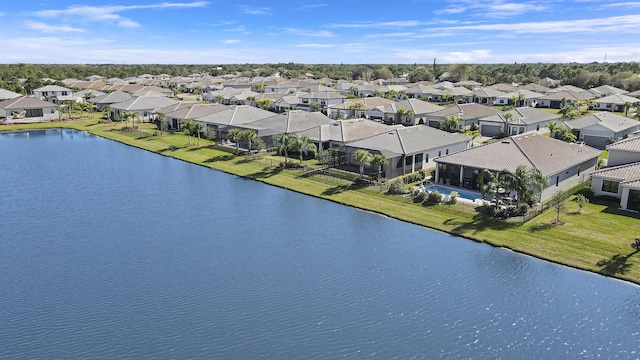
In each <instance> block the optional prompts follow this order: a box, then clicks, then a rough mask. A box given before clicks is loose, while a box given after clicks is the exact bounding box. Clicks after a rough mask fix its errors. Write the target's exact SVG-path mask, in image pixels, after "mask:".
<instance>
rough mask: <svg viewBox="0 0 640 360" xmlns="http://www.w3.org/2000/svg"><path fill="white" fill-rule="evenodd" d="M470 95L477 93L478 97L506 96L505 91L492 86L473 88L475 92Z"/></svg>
mask: <svg viewBox="0 0 640 360" xmlns="http://www.w3.org/2000/svg"><path fill="white" fill-rule="evenodd" d="M469 95H470V96H473V95H475V96H476V97H479V98H494V97H500V96H504V92H502V91H498V90H495V89H492V88H479V89H475V90H473V92H472V93H471V94H469Z"/></svg>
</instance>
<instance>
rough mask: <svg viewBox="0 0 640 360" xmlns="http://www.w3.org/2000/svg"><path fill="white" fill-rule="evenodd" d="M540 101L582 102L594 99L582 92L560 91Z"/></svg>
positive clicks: (541, 98)
mask: <svg viewBox="0 0 640 360" xmlns="http://www.w3.org/2000/svg"><path fill="white" fill-rule="evenodd" d="M538 99H539V100H563V99H564V100H571V101H580V100H589V99H593V95H586V94H584V93H581V92H575V91H558V92H552V93H549V94H547V95H545V96H543V97H540V98H538Z"/></svg>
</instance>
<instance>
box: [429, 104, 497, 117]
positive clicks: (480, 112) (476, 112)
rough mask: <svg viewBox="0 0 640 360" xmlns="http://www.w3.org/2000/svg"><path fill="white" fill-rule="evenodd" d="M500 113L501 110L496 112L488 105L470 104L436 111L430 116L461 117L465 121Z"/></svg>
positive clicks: (456, 105)
mask: <svg viewBox="0 0 640 360" xmlns="http://www.w3.org/2000/svg"><path fill="white" fill-rule="evenodd" d="M499 112H500V111H499V110H496V109H494V108H492V107H489V106H486V105H481V104H476V103H469V104H455V105H453V106H451V107H448V108H445V109H442V110H439V111H435V112H433V113H431V114H429V116H436V117H442V118H446V117H447V116H452V115H461V116H462V117H463V118H464V119H465V120H470V119H478V118H481V117H486V116H490V115H495V114H497V113H499Z"/></svg>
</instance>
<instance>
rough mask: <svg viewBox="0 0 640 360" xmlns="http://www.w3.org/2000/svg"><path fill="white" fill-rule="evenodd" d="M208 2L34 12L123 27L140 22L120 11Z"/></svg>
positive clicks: (203, 4)
mask: <svg viewBox="0 0 640 360" xmlns="http://www.w3.org/2000/svg"><path fill="white" fill-rule="evenodd" d="M207 4H208V3H207V2H205V1H196V2H190V3H160V4H149V5H122V6H87V5H74V6H70V7H68V8H66V9H63V10H40V11H36V12H34V13H33V14H34V15H35V16H37V17H42V18H56V19H58V18H65V19H74V20H76V21H88V22H107V21H113V22H116V23H117V24H118V26H121V27H138V26H140V24H138V23H137V22H135V21H133V20H130V19H127V18H124V17H122V16H120V15H118V13H121V12H125V11H128V10H137V9H174V8H177V9H180V8H193V7H203V6H206V5H207Z"/></svg>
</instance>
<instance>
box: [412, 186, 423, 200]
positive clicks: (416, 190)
mask: <svg viewBox="0 0 640 360" xmlns="http://www.w3.org/2000/svg"><path fill="white" fill-rule="evenodd" d="M421 192H424V191H422V189H421V188H420V187H419V186H414V187H412V188H411V197H412V198H414V197H416V196H417V195H418V194H419V193H421Z"/></svg>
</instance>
